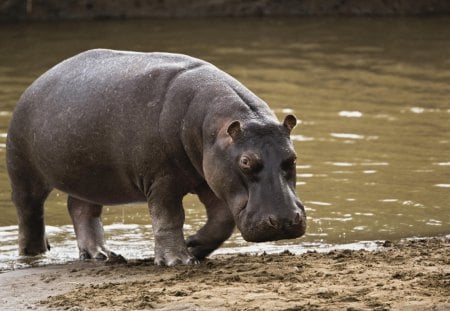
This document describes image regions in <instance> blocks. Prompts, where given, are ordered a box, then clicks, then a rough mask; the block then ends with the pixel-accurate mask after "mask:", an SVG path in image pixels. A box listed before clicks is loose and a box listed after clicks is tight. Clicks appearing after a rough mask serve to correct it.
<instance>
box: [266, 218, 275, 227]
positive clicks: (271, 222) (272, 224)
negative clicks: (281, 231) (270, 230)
mask: <svg viewBox="0 0 450 311" xmlns="http://www.w3.org/2000/svg"><path fill="white" fill-rule="evenodd" d="M267 222H268V223H269V226H271V227H274V228H277V221H276V220H275V217H274V216H269V219H268V220H267Z"/></svg>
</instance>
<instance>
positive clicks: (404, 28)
mask: <svg viewBox="0 0 450 311" xmlns="http://www.w3.org/2000/svg"><path fill="white" fill-rule="evenodd" d="M449 22H450V18H395V19H394V18H393V19H390V18H377V19H371V18H319V19H313V18H311V19H204V20H183V19H179V20H152V21H144V20H137V21H98V22H70V23H57V24H55V23H32V24H24V25H20V24H19V25H7V24H3V25H0V215H1V216H0V270H1V269H5V268H14V267H20V266H23V265H28V264H29V263H30V262H29V261H28V260H26V259H18V256H17V243H16V240H17V227H16V226H15V224H16V219H15V210H14V207H13V206H12V204H11V202H10V198H9V196H10V188H9V184H8V178H7V174H6V169H5V164H4V155H5V139H6V135H7V133H6V132H7V125H8V122H9V120H10V118H11V113H12V110H13V108H14V106H15V103H16V102H17V100H18V98H19V96H20V94H21V93H22V92H23V91H24V89H25V88H26V87H27V86H28V85H29V84H30V83H31V82H32V81H33V80H34V79H36V78H37V77H38V76H39V75H40V74H42V73H43V72H44V71H45V70H47V69H48V68H50V67H51V66H52V65H54V64H56V63H58V62H59V61H61V60H63V59H65V58H67V57H69V56H72V55H74V54H76V53H78V52H80V51H83V50H86V49H89V48H97V47H102V48H115V49H123V50H139V51H169V52H179V53H185V54H190V55H193V56H196V57H199V58H203V59H205V60H208V61H210V62H212V63H214V64H216V65H217V66H219V67H220V68H222V69H224V70H225V71H227V72H229V73H231V74H232V75H234V76H235V77H236V78H238V79H239V80H240V81H241V82H243V83H244V84H245V85H246V86H247V87H249V88H250V89H251V90H253V91H254V92H255V93H256V94H257V95H259V96H260V97H261V98H263V99H264V100H265V101H267V102H268V103H269V105H270V106H271V107H272V108H273V109H274V111H275V112H276V113H277V115H278V116H279V117H280V118H282V117H283V116H284V115H285V114H287V113H295V114H296V115H297V116H298V118H299V119H300V120H301V121H302V124H301V125H300V126H298V127H297V128H295V130H294V132H293V137H292V139H293V140H294V143H295V147H296V150H297V152H298V155H299V161H298V167H297V174H298V182H297V191H298V193H299V195H300V197H301V199H302V200H303V201H304V203H305V205H306V206H307V215H308V231H307V234H306V236H305V237H303V238H300V239H296V240H290V241H282V242H277V243H262V244H252V243H246V242H245V241H243V239H242V238H241V236H240V235H239V233H236V234H234V235H233V236H232V238H231V239H230V240H229V241H227V242H226V243H225V245H224V248H222V249H220V251H219V252H222V253H223V252H232V251H277V250H281V249H284V248H289V249H291V250H297V251H299V250H302V249H308V248H311V247H326V246H327V245H329V244H345V243H353V242H358V241H366V240H384V239H396V238H402V237H411V236H433V235H441V234H448V233H450V204H449V194H450V122H449V121H450V97H449V94H450V52H449V51H450V40H448V39H449V38H450V28H449V27H448V25H449ZM65 201H66V196H65V195H64V194H63V193H59V192H53V193H52V194H51V197H50V198H49V200H48V201H47V205H46V222H47V224H48V227H47V231H48V234H49V238H50V242H51V244H52V246H53V249H52V251H50V252H49V253H48V254H47V255H46V256H44V257H42V258H40V259H39V262H41V263H48V262H61V261H66V260H72V259H75V258H77V250H76V242H75V239H74V234H73V232H72V227H71V226H70V225H69V224H70V220H69V217H68V214H67V211H66V208H65ZM185 209H186V218H187V219H186V228H185V229H186V230H185V233H186V234H190V233H193V232H195V231H196V230H197V229H198V228H199V227H200V226H201V224H202V223H204V221H205V215H204V212H203V208H202V206H201V205H200V204H199V203H198V201H197V200H196V198H195V197H193V196H188V197H187V198H186V199H185ZM103 219H104V223H105V224H106V225H107V226H106V235H107V237H108V241H109V245H110V246H111V248H113V249H114V250H116V251H118V252H120V253H122V254H123V255H124V256H125V257H128V258H142V257H148V256H151V255H152V249H153V240H152V233H151V226H150V224H151V221H150V217H149V216H148V212H147V208H146V206H145V205H142V204H141V205H127V206H118V207H105V211H104V218H103ZM286 245H288V246H286ZM364 245H365V244H361V246H364ZM367 245H372V244H367Z"/></svg>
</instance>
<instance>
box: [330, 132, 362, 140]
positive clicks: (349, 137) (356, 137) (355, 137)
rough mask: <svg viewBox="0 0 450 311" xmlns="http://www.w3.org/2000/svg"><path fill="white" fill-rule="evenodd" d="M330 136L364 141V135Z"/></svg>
mask: <svg viewBox="0 0 450 311" xmlns="http://www.w3.org/2000/svg"><path fill="white" fill-rule="evenodd" d="M330 135H331V136H332V137H335V138H344V139H364V135H359V134H353V133H331V134H330Z"/></svg>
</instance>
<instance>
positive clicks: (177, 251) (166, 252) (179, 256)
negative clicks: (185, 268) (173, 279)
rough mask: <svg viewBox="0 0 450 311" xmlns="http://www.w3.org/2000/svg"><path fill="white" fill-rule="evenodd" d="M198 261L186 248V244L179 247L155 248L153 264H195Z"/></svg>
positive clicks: (169, 265)
mask: <svg viewBox="0 0 450 311" xmlns="http://www.w3.org/2000/svg"><path fill="white" fill-rule="evenodd" d="M198 263H199V261H198V260H197V258H195V257H194V256H192V254H191V253H190V252H189V251H188V250H187V248H186V246H184V247H179V248H174V247H173V248H171V249H164V248H162V249H161V248H155V264H156V265H158V266H168V267H173V266H176V265H196V264H198Z"/></svg>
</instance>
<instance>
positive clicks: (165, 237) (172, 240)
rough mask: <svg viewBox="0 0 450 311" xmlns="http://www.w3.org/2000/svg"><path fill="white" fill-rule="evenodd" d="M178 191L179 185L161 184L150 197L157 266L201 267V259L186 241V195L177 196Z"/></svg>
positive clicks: (163, 182)
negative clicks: (188, 247)
mask: <svg viewBox="0 0 450 311" xmlns="http://www.w3.org/2000/svg"><path fill="white" fill-rule="evenodd" d="M174 189H176V185H174V184H173V183H170V182H165V181H162V182H159V183H158V186H157V187H155V189H154V191H153V195H151V197H150V198H149V202H148V205H149V210H150V214H151V216H152V227H153V233H154V236H155V264H157V265H165V266H175V265H178V264H185V265H190V264H197V263H198V260H197V259H196V258H195V257H194V256H192V254H191V253H190V252H189V251H188V249H187V246H186V242H185V240H184V235H183V224H184V210H183V205H182V195H177V191H174Z"/></svg>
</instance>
